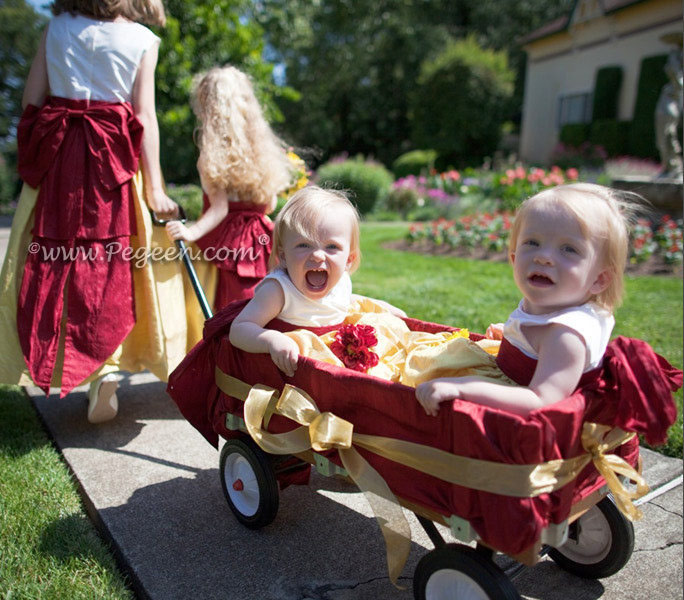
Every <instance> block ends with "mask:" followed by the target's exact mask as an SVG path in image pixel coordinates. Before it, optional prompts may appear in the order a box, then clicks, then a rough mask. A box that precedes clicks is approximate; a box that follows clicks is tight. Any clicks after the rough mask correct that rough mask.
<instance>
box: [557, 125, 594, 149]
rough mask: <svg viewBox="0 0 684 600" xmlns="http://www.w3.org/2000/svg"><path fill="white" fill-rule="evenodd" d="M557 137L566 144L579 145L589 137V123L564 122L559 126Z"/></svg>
mask: <svg viewBox="0 0 684 600" xmlns="http://www.w3.org/2000/svg"><path fill="white" fill-rule="evenodd" d="M559 138H560V141H561V142H563V143H564V144H565V145H566V146H573V147H575V148H576V147H578V146H581V145H582V144H583V143H584V142H586V141H587V140H588V139H589V124H588V123H566V124H565V125H563V127H561V130H560V135H559Z"/></svg>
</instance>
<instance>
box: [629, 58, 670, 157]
mask: <svg viewBox="0 0 684 600" xmlns="http://www.w3.org/2000/svg"><path fill="white" fill-rule="evenodd" d="M666 61H667V55H666V54H659V55H656V56H649V57H647V58H644V59H643V60H642V61H641V68H640V70H639V84H638V87H637V97H636V103H635V105H634V119H633V120H632V126H631V128H630V132H629V154H631V155H632V156H640V157H642V158H654V159H657V158H658V149H657V147H656V142H655V122H654V121H655V107H656V104H657V103H658V97H659V96H660V91H661V90H662V89H663V86H664V85H665V83H666V82H667V75H665V71H664V70H663V67H664V66H665V62H666Z"/></svg>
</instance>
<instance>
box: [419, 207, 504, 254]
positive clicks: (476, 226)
mask: <svg viewBox="0 0 684 600" xmlns="http://www.w3.org/2000/svg"><path fill="white" fill-rule="evenodd" d="M511 222H512V221H511V217H510V214H509V213H493V214H490V213H484V214H481V215H469V216H465V217H461V218H460V219H457V220H455V221H447V220H446V219H437V220H436V221H433V222H432V223H431V224H429V225H428V226H424V225H422V224H420V225H416V224H414V225H411V227H410V228H409V233H408V235H407V240H408V241H409V242H410V243H413V242H416V241H419V240H427V241H429V242H432V243H433V244H435V245H437V246H439V245H440V244H447V245H448V246H449V247H450V248H469V249H473V248H478V247H482V248H484V249H485V250H488V251H490V252H501V251H502V250H504V249H505V248H506V245H507V244H508V236H509V233H510V229H511Z"/></svg>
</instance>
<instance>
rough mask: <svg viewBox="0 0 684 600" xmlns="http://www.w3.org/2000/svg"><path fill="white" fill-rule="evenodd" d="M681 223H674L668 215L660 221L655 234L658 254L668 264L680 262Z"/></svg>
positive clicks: (681, 244)
mask: <svg viewBox="0 0 684 600" xmlns="http://www.w3.org/2000/svg"><path fill="white" fill-rule="evenodd" d="M682 237H683V236H682V221H681V219H680V220H679V221H675V220H674V219H673V218H672V217H670V216H669V215H665V216H664V217H663V218H662V219H661V220H660V224H659V225H658V228H657V229H656V233H655V240H656V242H657V244H658V246H659V247H660V252H661V253H662V255H663V258H664V259H665V262H666V263H668V264H679V263H681V262H682V249H683V243H682Z"/></svg>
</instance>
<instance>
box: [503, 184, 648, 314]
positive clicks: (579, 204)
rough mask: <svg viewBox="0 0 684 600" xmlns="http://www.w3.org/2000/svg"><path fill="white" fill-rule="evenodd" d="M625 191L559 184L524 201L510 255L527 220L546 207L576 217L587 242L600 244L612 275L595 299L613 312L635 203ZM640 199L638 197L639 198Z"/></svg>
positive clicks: (620, 289) (604, 263)
mask: <svg viewBox="0 0 684 600" xmlns="http://www.w3.org/2000/svg"><path fill="white" fill-rule="evenodd" d="M631 197H632V196H631V195H630V194H627V193H625V192H619V191H617V190H614V189H611V188H608V187H605V186H602V185H597V184H593V183H573V184H568V185H559V186H556V187H553V188H549V189H547V190H543V191H541V192H539V193H538V194H535V195H534V196H532V197H531V198H528V199H527V200H525V202H523V203H522V205H521V206H520V208H518V211H517V212H516V215H515V220H514V222H513V226H512V227H511V235H510V239H509V242H508V249H509V255H512V254H514V253H515V249H516V246H517V243H518V236H519V235H520V231H521V229H522V226H523V223H524V221H525V217H526V216H527V215H528V213H530V212H531V211H533V210H536V209H539V208H544V207H557V208H560V209H562V210H564V211H566V212H567V213H569V214H570V215H571V216H573V217H574V218H575V219H576V221H577V223H578V225H579V227H580V230H581V231H582V234H583V235H584V237H585V238H586V239H594V240H598V241H599V242H600V244H601V245H600V255H601V261H602V267H603V268H604V269H607V270H608V271H609V272H610V275H611V277H610V283H609V284H608V286H607V287H606V289H605V290H603V291H602V292H600V293H599V294H597V295H596V296H595V297H593V298H592V300H593V301H594V302H596V303H597V304H599V305H600V306H602V307H604V308H606V309H608V310H613V309H614V308H616V307H617V306H619V304H620V302H621V300H622V295H623V290H624V269H625V265H626V263H627V255H628V251H629V220H630V217H631V215H632V214H634V212H636V203H635V202H634V201H632V200H630V198H631ZM637 197H638V196H637Z"/></svg>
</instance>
